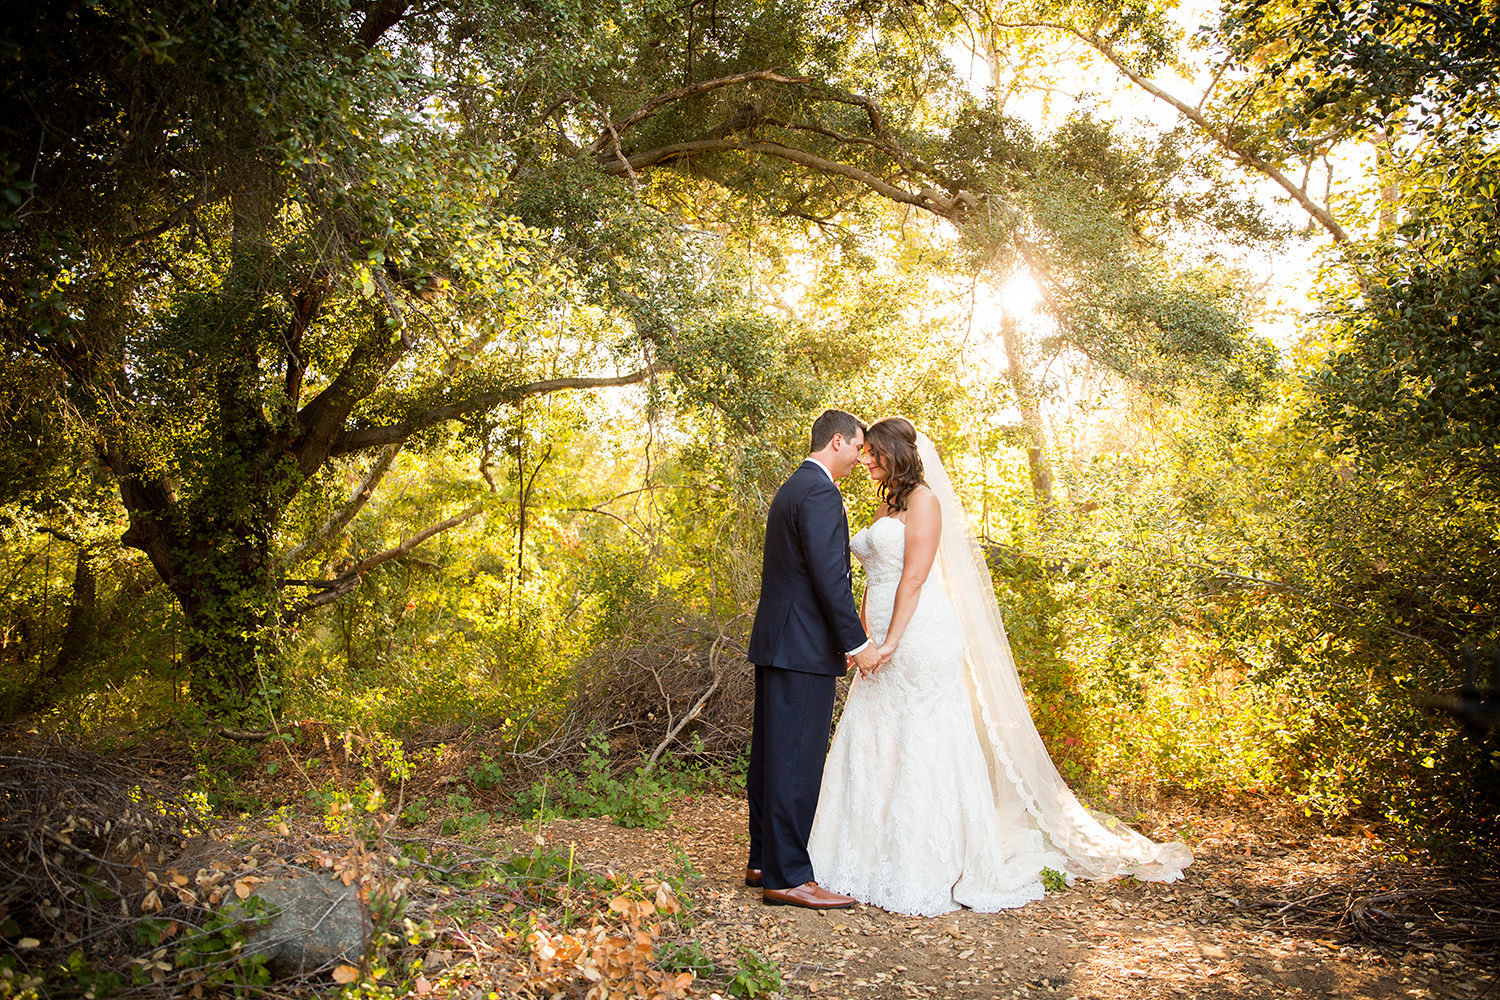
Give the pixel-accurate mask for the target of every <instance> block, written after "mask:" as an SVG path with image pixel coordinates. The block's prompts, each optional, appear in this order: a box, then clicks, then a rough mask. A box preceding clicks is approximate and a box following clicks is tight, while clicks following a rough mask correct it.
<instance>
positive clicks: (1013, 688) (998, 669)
mask: <svg viewBox="0 0 1500 1000" xmlns="http://www.w3.org/2000/svg"><path fill="white" fill-rule="evenodd" d="M917 450H918V454H919V456H920V457H921V459H922V468H923V471H924V473H925V476H926V479H927V485H928V486H929V487H930V488H931V489H932V491H933V493H935V494H936V495H937V498H938V502H939V505H940V507H941V510H942V515H943V528H944V530H943V533H942V536H941V541H940V542H939V545H938V555H937V559H936V567H937V570H938V578H939V579H940V580H941V581H942V584H943V587H944V589H945V590H946V592H947V594H948V598H949V600H950V601H952V603H953V606H954V608H955V610H956V611H957V612H958V620H959V623H960V626H961V629H962V632H963V640H964V667H965V673H966V675H967V679H968V683H969V687H970V691H971V693H972V695H973V697H974V702H975V704H976V705H977V706H978V715H979V717H980V719H981V720H982V722H983V727H984V733H983V736H984V737H985V738H983V739H981V740H980V746H981V748H982V749H983V750H984V753H985V757H986V761H987V763H988V764H989V767H990V772H991V775H992V777H995V778H998V777H999V775H1000V774H1001V773H1003V774H1004V775H1005V777H1006V778H1007V779H1009V783H1010V786H1011V787H1012V788H1014V789H1015V790H1016V793H1017V795H1018V796H1019V798H1020V802H1021V804H1022V805H1023V806H1024V807H1025V809H1026V811H1027V812H1028V813H1030V814H1031V816H1032V817H1033V819H1034V820H1035V821H1036V824H1037V826H1038V827H1040V829H1041V830H1042V832H1043V833H1044V834H1046V835H1047V837H1048V838H1049V839H1050V840H1051V842H1052V846H1053V847H1054V848H1055V849H1056V850H1058V851H1059V852H1061V853H1062V854H1063V855H1064V856H1065V857H1066V858H1067V867H1068V871H1069V873H1070V874H1073V875H1078V876H1082V877H1084V878H1092V879H1102V878H1112V877H1114V876H1117V875H1133V876H1135V877H1136V878H1139V879H1142V880H1145V881H1158V882H1173V881H1176V880H1177V879H1178V878H1180V877H1181V876H1182V870H1183V869H1184V868H1186V867H1187V866H1188V865H1190V864H1192V862H1193V856H1192V853H1191V852H1190V851H1189V850H1188V848H1187V847H1186V846H1185V845H1183V844H1180V843H1168V844H1157V843H1155V842H1153V841H1151V840H1149V839H1147V838H1146V837H1144V836H1142V835H1141V834H1139V833H1137V832H1136V831H1134V830H1132V829H1130V828H1129V827H1127V826H1125V824H1124V823H1122V822H1120V820H1118V819H1117V818H1115V817H1113V816H1109V815H1107V814H1105V813H1099V812H1095V811H1093V810H1090V809H1087V808H1086V807H1085V806H1084V805H1083V803H1081V802H1080V801H1079V800H1078V797H1077V796H1076V795H1074V794H1073V791H1072V790H1071V789H1070V788H1069V787H1068V785H1067V782H1066V781H1065V780H1064V779H1063V777H1062V775H1061V774H1060V773H1058V770H1057V767H1056V765H1054V764H1053V763H1052V757H1051V756H1050V755H1049V754H1048V753H1047V748H1046V745H1045V744H1043V743H1042V738H1041V735H1040V734H1039V733H1038V732H1037V730H1036V726H1035V725H1034V724H1033V723H1032V721H1031V709H1030V706H1029V705H1028V704H1027V702H1026V694H1025V691H1024V690H1023V689H1022V687H1021V680H1020V676H1019V674H1018V672H1017V670H1016V665H1015V657H1014V656H1013V655H1012V653H1011V649H1010V640H1009V639H1008V638H1007V636H1006V633H1005V624H1004V622H1003V621H1002V620H1001V618H1000V610H999V606H998V604H997V603H996V601H995V590H994V584H993V583H992V582H991V579H990V571H989V565H988V563H986V562H985V558H984V550H983V549H982V548H981V547H980V545H979V540H978V538H977V536H976V535H975V532H974V529H973V526H972V525H971V524H970V522H969V519H968V516H967V515H966V514H965V512H964V509H963V505H962V504H961V503H960V502H959V499H958V494H957V493H956V492H955V491H954V489H953V484H952V482H951V481H950V480H949V478H948V473H947V470H946V469H944V467H943V463H942V460H941V458H940V457H939V456H938V453H937V449H936V447H934V446H933V443H932V441H931V440H929V439H928V438H927V436H926V435H924V434H918V435H917ZM997 802H998V799H997Z"/></svg>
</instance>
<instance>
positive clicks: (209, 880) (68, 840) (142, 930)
mask: <svg viewBox="0 0 1500 1000" xmlns="http://www.w3.org/2000/svg"><path fill="white" fill-rule="evenodd" d="M0 745H3V747H4V750H5V751H6V752H5V753H3V754H0V920H3V923H4V926H5V933H4V936H3V938H0V941H3V944H4V946H5V950H6V951H7V952H10V953H12V954H14V955H15V956H16V961H17V968H16V973H17V974H18V975H20V976H21V977H22V980H23V982H24V980H25V979H26V978H27V977H41V976H43V975H46V976H49V977H52V978H51V981H49V982H48V985H47V987H46V989H45V990H44V992H45V993H46V994H48V995H53V996H66V995H70V993H72V992H74V991H76V992H77V993H79V994H84V993H88V994H89V995H93V993H94V992H101V993H102V992H109V993H112V994H114V995H119V996H133V995H138V994H148V993H149V994H152V995H157V996H166V995H168V994H172V995H182V994H184V993H187V994H191V995H195V996H196V995H202V994H203V993H204V992H205V991H207V992H212V991H213V989H214V987H215V986H216V985H218V984H223V983H228V982H235V981H239V980H240V978H241V977H242V976H244V975H245V973H246V968H247V967H246V964H245V962H246V959H248V958H249V956H248V955H244V954H240V953H239V952H238V950H237V949H235V948H234V942H235V941H236V940H242V939H243V937H244V934H245V931H246V928H239V929H236V927H237V922H236V920H234V919H232V918H231V919H229V920H227V921H226V918H225V916H224V912H223V911H222V909H221V904H222V903H225V902H227V901H232V900H234V899H244V898H246V897H247V896H249V895H251V894H252V893H253V892H254V891H255V887H256V885H257V884H259V883H261V882H265V881H267V880H269V879H271V878H278V877H285V876H290V875H297V874H313V873H320V874H323V875H324V876H328V875H333V876H338V877H341V878H344V880H345V884H346V885H348V884H352V883H353V882H354V881H355V880H356V879H358V880H359V881H360V883H361V884H364V883H372V882H374V881H375V880H376V875H377V874H379V873H378V872H377V871H376V870H375V869H376V861H378V858H379V856H378V855H374V854H371V853H370V852H367V851H365V850H364V848H363V846H362V845H352V844H351V842H350V840H349V838H347V837H346V838H343V840H342V841H339V840H338V839H337V838H334V839H332V840H330V841H329V842H327V843H322V844H319V843H314V842H312V841H311V840H309V839H307V838H303V840H302V841H298V840H296V839H293V838H291V837H290V831H289V830H288V829H287V828H286V826H285V825H284V824H282V825H280V828H279V829H276V828H273V827H270V826H268V825H267V824H266V823H261V824H260V827H261V832H262V833H263V834H264V836H263V837H261V838H258V839H251V838H249V837H247V834H246V828H245V827H233V826H227V825H224V824H220V823H219V822H217V821H215V820H214V819H213V818H212V817H210V816H208V815H207V814H206V812H204V811H202V810H200V808H199V807H198V804H197V803H195V802H194V801H193V800H192V798H191V796H189V795H185V794H184V793H183V792H182V791H181V789H180V785H179V782H178V781H177V780H176V779H177V778H178V777H179V776H180V768H172V769H170V771H169V774H170V777H169V776H168V773H162V772H163V771H164V770H165V769H163V768H160V767H157V768H152V767H151V766H149V765H147V764H141V763H139V762H126V761H122V760H118V759H112V758H107V757H103V756H99V755H94V754H90V753H86V752H84V751H83V750H81V749H78V748H76V747H70V746H67V745H63V744H59V743H53V742H43V741H41V740H38V739H35V738H27V737H26V736H24V735H21V736H17V735H16V734H6V738H5V739H4V740H3V744H0ZM253 827H254V824H252V826H251V829H253ZM345 873H350V874H347V875H346V874H345ZM382 884H384V883H382ZM185 956H186V957H185ZM64 970H66V971H65V972H64ZM60 974H61V975H62V976H63V979H62V980H61V981H59V980H57V979H56V978H55V977H56V976H58V975H60ZM325 978H326V977H325ZM23 992H24V991H23Z"/></svg>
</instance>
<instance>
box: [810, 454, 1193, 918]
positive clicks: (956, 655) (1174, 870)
mask: <svg viewBox="0 0 1500 1000" xmlns="http://www.w3.org/2000/svg"><path fill="white" fill-rule="evenodd" d="M918 445H919V453H920V454H921V457H922V461H923V467H924V470H925V473H926V478H927V482H928V485H929V486H930V487H931V488H932V489H933V492H934V493H936V494H937V495H938V499H939V501H940V504H941V506H942V511H943V538H942V541H941V543H940V545H939V549H938V557H937V560H936V561H935V563H934V566H933V571H932V572H931V574H929V576H928V579H927V582H926V584H925V585H924V586H923V588H922V593H921V598H920V600H919V601H918V604H917V608H916V611H915V613H914V614H913V615H912V619H911V622H910V624H909V625H908V626H907V628H906V631H905V633H903V634H902V636H901V642H900V644H899V645H898V646H897V648H896V651H895V653H894V655H893V656H892V657H891V659H890V661H889V662H888V663H886V665H885V666H883V667H881V668H880V670H879V671H878V672H876V673H875V674H873V675H871V676H869V677H856V678H855V680H854V682H853V685H852V687H851V688H850V691H849V696H848V698H847V699H846V701H845V705H844V713H843V716H842V717H841V718H840V720H839V724H838V729H837V731H836V733H835V734H834V739H833V747H832V749H831V750H830V752H829V755H828V761H827V764H826V765H825V767H824V771H823V785H822V791H821V792H820V795H819V799H818V810H817V815H816V818H815V819H814V821H813V829H812V835H811V838H810V839H809V841H808V853H809V854H810V855H811V858H812V863H813V870H814V872H815V873H816V876H817V880H818V883H819V884H820V885H822V886H823V887H825V888H828V889H832V890H834V891H835V892H842V893H845V894H847V895H850V896H853V897H854V898H855V899H858V900H860V901H861V902H865V903H872V904H874V905H876V906H879V907H881V908H882V909H886V910H892V911H895V912H898V913H908V914H914V915H918V916H937V915H938V914H941V913H948V912H951V911H953V910H956V909H958V908H959V907H960V906H967V907H969V908H971V909H974V910H980V911H986V912H989V911H994V910H999V909H1006V908H1010V907H1016V906H1022V905H1025V904H1026V903H1027V902H1030V901H1031V900H1034V899H1040V898H1041V897H1042V895H1043V889H1042V885H1041V880H1040V874H1041V871H1042V869H1043V868H1052V869H1054V870H1056V871H1059V872H1064V873H1066V874H1069V875H1072V876H1081V877H1085V878H1109V877H1113V876H1116V875H1124V874H1130V875H1134V876H1136V877H1137V878H1141V879H1147V880H1154V881H1166V882H1170V881H1174V880H1175V879H1177V878H1179V877H1180V876H1181V874H1182V869H1183V868H1185V867H1186V866H1187V865H1189V864H1191V863H1192V855H1191V853H1189V851H1188V849H1187V848H1186V847H1185V846H1183V845H1182V844H1175V843H1174V844H1156V843H1154V842H1152V841H1150V840H1148V839H1147V838H1145V837H1143V836H1141V835H1140V834H1138V833H1136V832H1135V831H1133V830H1131V829H1129V828H1128V827H1125V826H1124V825H1123V824H1121V823H1120V822H1119V821H1118V820H1116V819H1114V818H1113V817H1110V816H1106V815H1104V814H1101V813H1095V812H1093V811H1091V810H1088V809H1086V808H1085V807H1084V806H1083V805H1082V804H1081V803H1080V802H1079V801H1078V799H1077V797H1076V796H1074V795H1073V793H1072V791H1071V790H1069V788H1068V787H1067V784H1066V782H1064V781H1063V779H1062V777H1061V775H1059V774H1058V772H1057V769H1056V767H1055V766H1054V765H1053V764H1052V760H1051V757H1050V756H1048V754H1047V751H1046V748H1045V746H1043V744H1042V741H1041V737H1040V736H1039V735H1038V734H1037V731H1036V727H1035V726H1034V725H1033V724H1032V722H1031V716H1030V712H1029V709H1028V708H1027V706H1026V701H1025V694H1024V692H1023V691H1022V690H1021V686H1020V680H1019V677H1017V675H1016V671H1015V664H1014V661H1013V659H1012V658H1011V654H1010V645H1009V642H1008V640H1007V639H1006V637H1005V632H1004V626H1003V624H1001V622H1000V617H999V610H998V608H997V607H996V605H995V599H994V590H993V587H992V585H991V583H990V579H989V571H988V568H987V567H985V565H984V562H983V555H982V553H981V552H980V550H979V548H978V544H977V542H976V541H975V540H974V538H973V534H972V531H971V530H970V529H969V527H968V524H967V521H966V519H965V518H964V515H963V508H962V507H961V506H960V505H959V504H958V501H957V497H956V494H954V493H953V490H952V486H951V484H950V483H949V482H948V477H947V475H946V473H945V471H944V470H943V468H942V465H941V463H940V462H939V460H938V457H937V452H936V450H935V449H933V448H932V446H931V442H929V441H927V439H926V438H925V437H922V438H919V441H918ZM905 545H906V526H905V525H904V524H902V523H901V522H900V521H897V520H896V519H895V518H891V517H886V518H881V519H880V520H877V521H876V522H875V523H874V524H872V525H870V526H869V527H867V528H865V529H863V530H861V531H860V532H858V533H857V534H856V535H855V536H854V537H853V539H851V541H850V546H851V548H852V550H853V552H854V554H855V556H856V557H857V558H858V559H859V561H860V562H861V563H862V564H863V565H864V568H865V574H866V578H867V589H866V596H865V614H866V618H867V619H868V624H869V631H870V634H871V635H872V636H874V637H875V638H876V640H877V641H879V640H881V639H882V638H883V637H884V635H885V631H886V628H887V626H888V625H889V623H890V618H891V612H892V610H893V607H894V603H895V593H896V585H897V583H898V582H899V581H900V579H901V567H902V561H903V555H904V552H905Z"/></svg>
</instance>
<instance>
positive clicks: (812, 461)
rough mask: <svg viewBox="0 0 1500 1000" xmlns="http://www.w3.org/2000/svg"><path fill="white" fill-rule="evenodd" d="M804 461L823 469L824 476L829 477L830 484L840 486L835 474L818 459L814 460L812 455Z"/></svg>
mask: <svg viewBox="0 0 1500 1000" xmlns="http://www.w3.org/2000/svg"><path fill="white" fill-rule="evenodd" d="M804 461H807V462H811V463H812V464H813V465H816V466H817V467H818V468H820V469H822V470H823V475H825V476H827V477H828V481H829V482H830V483H833V485H835V486H837V485H838V480H837V479H834V478H833V473H832V472H830V471H829V469H828V466H826V465H824V464H823V463H822V462H820V461H818V460H817V459H816V458H813V457H812V456H811V455H809V456H807V458H806V459H804Z"/></svg>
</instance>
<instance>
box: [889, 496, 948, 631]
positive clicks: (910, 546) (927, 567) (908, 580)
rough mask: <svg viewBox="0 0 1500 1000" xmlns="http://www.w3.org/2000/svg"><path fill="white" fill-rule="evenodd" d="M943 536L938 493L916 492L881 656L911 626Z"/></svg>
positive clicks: (909, 508)
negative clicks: (912, 617) (894, 600)
mask: <svg viewBox="0 0 1500 1000" xmlns="http://www.w3.org/2000/svg"><path fill="white" fill-rule="evenodd" d="M942 533H943V513H942V510H941V509H940V508H939V507H938V499H937V494H935V493H933V492H932V491H931V490H928V489H919V490H917V491H916V492H915V493H913V494H912V495H911V497H910V499H909V500H908V501H907V505H906V550H905V553H904V555H903V557H902V562H901V582H900V583H898V584H896V606H895V607H894V608H892V609H891V625H890V628H889V629H887V630H886V633H885V641H884V642H883V643H881V644H880V653H881V656H882V657H888V656H890V655H891V653H893V652H895V650H896V647H897V646H898V645H900V643H901V635H902V633H903V632H905V631H906V626H907V625H908V624H910V623H911V616H912V615H913V614H914V613H915V612H916V610H917V601H918V599H919V598H920V597H921V595H922V584H924V583H926V582H927V574H929V573H931V572H932V563H933V560H934V559H936V558H937V548H938V538H939V537H940V536H941V535H942Z"/></svg>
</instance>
